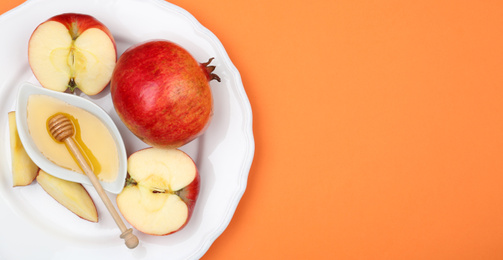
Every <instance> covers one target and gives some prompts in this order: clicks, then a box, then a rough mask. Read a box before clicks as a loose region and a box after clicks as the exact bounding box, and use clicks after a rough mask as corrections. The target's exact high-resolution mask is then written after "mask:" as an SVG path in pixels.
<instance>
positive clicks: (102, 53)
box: [28, 13, 117, 95]
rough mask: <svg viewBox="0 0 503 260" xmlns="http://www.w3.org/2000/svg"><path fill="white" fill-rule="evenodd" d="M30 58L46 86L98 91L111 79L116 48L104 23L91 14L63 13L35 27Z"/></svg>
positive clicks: (64, 89)
mask: <svg viewBox="0 0 503 260" xmlns="http://www.w3.org/2000/svg"><path fill="white" fill-rule="evenodd" d="M28 60H29V64H30V67H31V69H32V71H33V74H34V75H35V77H36V78H37V80H38V81H39V82H40V84H41V85H42V86H43V87H45V88H48V89H52V90H55V91H60V92H64V91H66V90H67V89H68V88H69V89H70V90H71V91H73V90H74V89H76V88H78V89H80V90H81V91H82V92H84V93H85V94H87V95H95V94H98V93H99V92H101V91H102V90H103V89H104V88H105V87H106V86H107V85H108V83H109V82H110V78H111V77H112V72H113V70H114V68H115V63H116V61H117V49H116V45H115V40H114V38H113V36H112V34H111V33H110V31H109V30H108V28H107V27H106V26H105V25H104V24H103V23H101V22H100V21H98V20H97V19H95V18H94V17H92V16H90V15H86V14H77V13H64V14H60V15H57V16H54V17H52V18H50V19H48V20H47V21H45V22H43V23H41V24H40V25H39V26H38V27H37V28H36V29H35V30H34V31H33V33H32V35H31V37H30V40H29V43H28Z"/></svg>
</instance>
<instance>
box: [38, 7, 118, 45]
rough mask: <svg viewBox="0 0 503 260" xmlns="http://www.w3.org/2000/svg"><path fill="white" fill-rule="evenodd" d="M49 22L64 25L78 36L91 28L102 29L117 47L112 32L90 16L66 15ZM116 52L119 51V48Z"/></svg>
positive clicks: (54, 17) (53, 18) (52, 18)
mask: <svg viewBox="0 0 503 260" xmlns="http://www.w3.org/2000/svg"><path fill="white" fill-rule="evenodd" d="M49 21H55V22H60V23H62V24H63V25H64V26H66V28H68V31H70V32H72V33H71V34H72V35H76V36H78V35H80V34H82V33H83V32H84V31H85V30H88V29H91V28H96V29H100V30H102V31H103V32H105V33H106V34H107V35H108V37H110V40H112V42H113V43H114V46H115V40H114V37H113V36H112V33H111V32H110V30H108V28H107V27H106V26H105V25H104V24H103V23H101V22H100V21H98V20H97V19H96V18H94V17H92V16H90V15H87V14H78V13H64V14H60V15H56V16H53V17H51V18H49V19H48V20H47V21H46V22H49ZM115 51H117V47H116V49H115Z"/></svg>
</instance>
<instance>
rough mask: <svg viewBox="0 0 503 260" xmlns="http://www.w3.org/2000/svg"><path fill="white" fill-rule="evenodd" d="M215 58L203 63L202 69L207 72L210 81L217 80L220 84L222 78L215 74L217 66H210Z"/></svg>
mask: <svg viewBox="0 0 503 260" xmlns="http://www.w3.org/2000/svg"><path fill="white" fill-rule="evenodd" d="M213 59H214V58H213V57H212V58H210V59H209V60H208V61H207V62H205V63H201V68H202V69H203V70H204V71H205V72H206V78H208V81H212V80H216V81H218V82H220V77H219V76H218V75H217V74H215V73H213V71H214V70H215V68H216V67H215V66H213V65H212V66H208V65H210V63H211V61H212V60H213Z"/></svg>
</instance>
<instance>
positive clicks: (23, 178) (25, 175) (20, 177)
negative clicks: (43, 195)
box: [8, 111, 38, 187]
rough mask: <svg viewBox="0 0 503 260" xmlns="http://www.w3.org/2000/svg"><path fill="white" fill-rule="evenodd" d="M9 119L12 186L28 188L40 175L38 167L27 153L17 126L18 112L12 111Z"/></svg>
mask: <svg viewBox="0 0 503 260" xmlns="http://www.w3.org/2000/svg"><path fill="white" fill-rule="evenodd" d="M8 117H9V134H10V152H11V153H10V154H11V162H12V186H14V187H16V186H26V185H29V184H31V183H32V182H33V180H35V177H37V173H38V166H37V165H36V164H35V163H34V162H33V161H32V160H31V158H30V156H28V154H27V153H26V150H25V149H24V146H23V144H22V143H21V139H20V138H19V133H18V130H17V124H16V112H15V111H11V112H9V114H8Z"/></svg>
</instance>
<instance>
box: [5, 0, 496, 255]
mask: <svg viewBox="0 0 503 260" xmlns="http://www.w3.org/2000/svg"><path fill="white" fill-rule="evenodd" d="M22 2H23V1H21V0H9V1H7V2H6V1H2V2H1V4H0V13H4V12H6V11H8V10H10V9H12V8H14V7H15V6H17V5H19V4H20V3H22ZM171 2H172V3H174V4H176V5H178V6H180V7H182V8H184V9H186V10H187V11H189V12H190V13H192V14H193V15H194V16H195V17H196V18H197V19H198V20H199V21H200V22H201V23H202V24H203V25H204V26H205V27H207V28H208V29H209V30H211V31H212V32H213V33H214V34H215V35H216V36H217V37H218V38H219V39H220V41H221V42H222V43H223V45H224V46H225V48H226V50H227V52H228V54H229V56H230V58H231V60H232V61H233V62H234V64H235V65H236V67H237V68H238V70H239V71H240V73H241V76H242V80H243V84H244V86H245V90H246V92H247V94H248V97H249V99H250V102H251V106H252V110H253V115H254V125H253V130H254V135H255V141H256V151H255V159H254V162H253V165H252V167H251V171H250V174H249V179H248V187H247V190H246V192H245V194H244V196H243V198H242V200H241V202H240V204H239V206H238V208H237V211H236V213H235V215H234V218H233V219H232V221H231V223H230V224H229V226H228V228H227V229H226V230H225V232H224V233H223V234H222V235H221V236H220V237H219V238H218V239H217V240H216V241H215V242H214V244H213V245H212V246H211V248H210V249H209V250H208V252H207V254H206V255H205V256H204V257H203V259H205V260H209V259H409V260H410V259H456V260H459V259H503V167H502V166H503V158H502V156H503V118H502V115H503V106H502V100H503V2H501V1H489V0H488V1H475V0H473V1H436V0H423V1H354V0H338V1H332V0H326V1H293V0H292V1H283V0H257V1H225V0H212V1H197V2H196V1H189V0H173V1H171ZM2 40H7V39H2Z"/></svg>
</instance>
